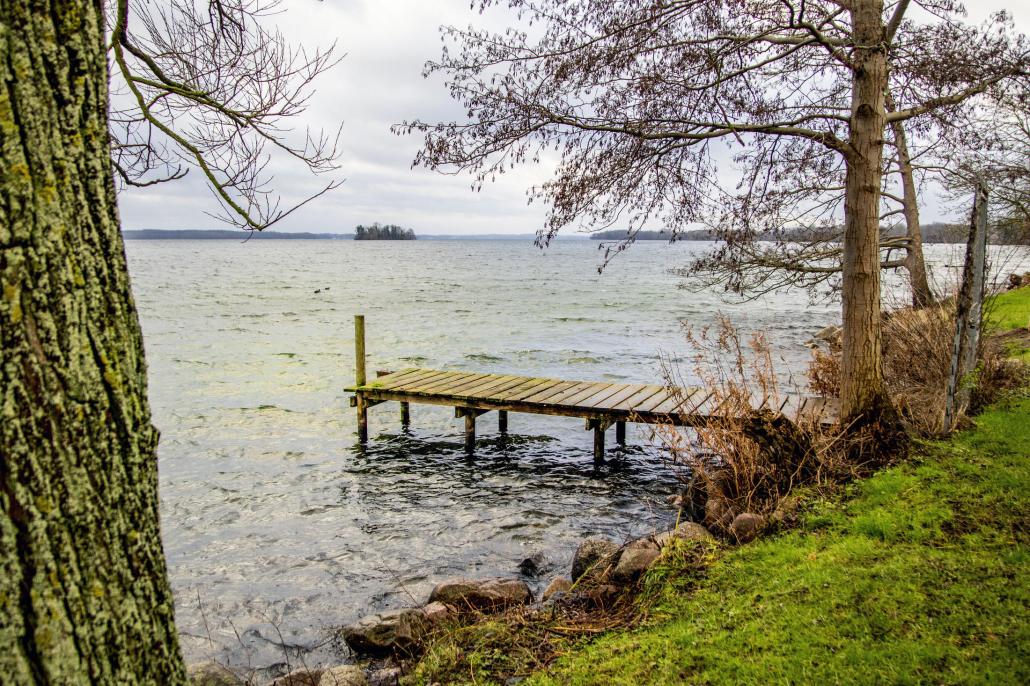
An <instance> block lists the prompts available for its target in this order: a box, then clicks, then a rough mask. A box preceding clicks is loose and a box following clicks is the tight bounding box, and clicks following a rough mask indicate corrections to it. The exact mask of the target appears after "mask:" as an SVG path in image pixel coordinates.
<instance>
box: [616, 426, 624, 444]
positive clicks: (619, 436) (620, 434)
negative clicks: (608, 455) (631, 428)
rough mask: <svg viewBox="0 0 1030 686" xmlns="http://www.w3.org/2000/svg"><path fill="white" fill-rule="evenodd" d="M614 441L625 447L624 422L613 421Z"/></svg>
mask: <svg viewBox="0 0 1030 686" xmlns="http://www.w3.org/2000/svg"><path fill="white" fill-rule="evenodd" d="M615 442H616V443H618V444H619V445H621V446H622V447H623V448H625V447H626V422H615Z"/></svg>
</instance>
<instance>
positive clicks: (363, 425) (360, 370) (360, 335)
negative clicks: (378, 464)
mask: <svg viewBox="0 0 1030 686" xmlns="http://www.w3.org/2000/svg"><path fill="white" fill-rule="evenodd" d="M366 381H367V379H366V378H365V315H363V314H356V315H354V385H355V386H364V385H365V382H366ZM357 396H358V397H357V401H358V402H357V405H356V407H357V408H358V440H359V441H361V442H362V443H366V442H368V403H367V402H365V397H364V395H362V394H361V393H358V394H357Z"/></svg>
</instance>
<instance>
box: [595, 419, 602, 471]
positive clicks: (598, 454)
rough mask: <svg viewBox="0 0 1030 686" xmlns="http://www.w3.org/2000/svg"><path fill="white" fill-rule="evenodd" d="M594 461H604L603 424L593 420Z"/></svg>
mask: <svg viewBox="0 0 1030 686" xmlns="http://www.w3.org/2000/svg"><path fill="white" fill-rule="evenodd" d="M594 462H604V424H602V423H601V422H598V421H595V422H594Z"/></svg>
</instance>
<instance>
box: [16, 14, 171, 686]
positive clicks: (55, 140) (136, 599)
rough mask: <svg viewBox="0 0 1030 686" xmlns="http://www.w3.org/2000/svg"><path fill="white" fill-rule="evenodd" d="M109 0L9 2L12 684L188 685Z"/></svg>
mask: <svg viewBox="0 0 1030 686" xmlns="http://www.w3.org/2000/svg"><path fill="white" fill-rule="evenodd" d="M103 39H104V36H103V8H102V6H101V4H100V3H99V2H96V1H95V0H94V2H91V3H86V2H82V1H81V0H51V1H49V2H47V1H46V0H0V281H2V297H0V414H2V416H0V458H2V459H0V681H3V682H4V683H13V684H176V683H183V682H185V675H184V670H183V666H182V661H181V657H180V654H179V648H178V639H177V637H176V633H175V628H174V621H173V604H172V595H171V591H170V588H169V585H168V581H167V576H166V570H165V560H164V553H163V551H162V548H161V538H160V531H159V522H158V499H157V463H156V456H155V449H156V445H157V431H156V430H155V429H154V428H153V426H152V425H151V421H150V409H149V406H148V404H147V396H146V390H147V388H146V366H145V362H144V357H143V345H142V339H141V335H140V329H139V323H138V320H137V316H136V310H135V306H134V304H133V300H132V294H131V292H130V289H129V277H128V273H127V270H126V263H125V255H124V248H123V245H122V241H121V236H120V234H119V227H118V214H117V208H116V205H115V194H114V186H113V181H112V173H111V162H110V153H109V139H108V126H107V106H108V91H107V63H106V57H105V51H104V44H103Z"/></svg>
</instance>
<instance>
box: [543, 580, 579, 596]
mask: <svg viewBox="0 0 1030 686" xmlns="http://www.w3.org/2000/svg"><path fill="white" fill-rule="evenodd" d="M571 590H572V582H571V581H569V580H568V579H566V578H565V577H563V576H556V577H555V578H554V579H552V580H551V583H549V584H547V588H545V589H544V594H543V596H541V599H542V600H543V601H544V602H547V601H548V600H550V599H551V598H553V597H554V596H555V595H557V594H564V593H568V592H569V591H571Z"/></svg>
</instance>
